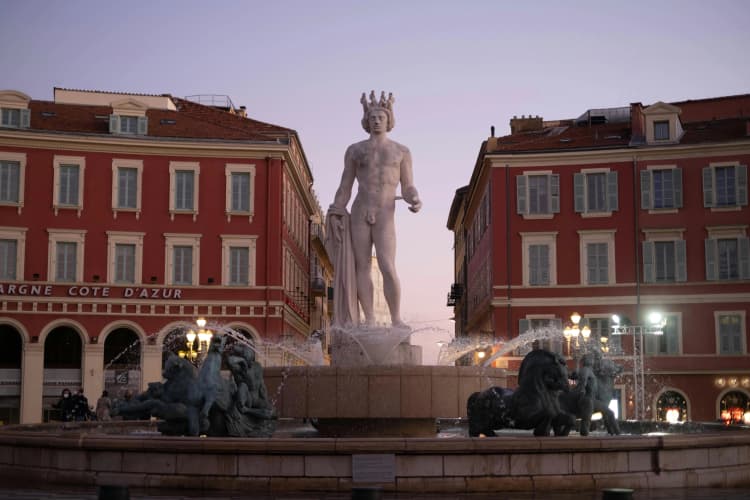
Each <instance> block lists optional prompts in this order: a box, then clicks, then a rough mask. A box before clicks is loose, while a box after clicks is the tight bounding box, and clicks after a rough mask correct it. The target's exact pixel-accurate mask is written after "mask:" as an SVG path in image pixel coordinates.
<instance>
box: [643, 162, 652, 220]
mask: <svg viewBox="0 0 750 500" xmlns="http://www.w3.org/2000/svg"><path fill="white" fill-rule="evenodd" d="M652 206H653V205H652V200H651V171H650V170H641V209H643V210H648V209H649V208H652Z"/></svg>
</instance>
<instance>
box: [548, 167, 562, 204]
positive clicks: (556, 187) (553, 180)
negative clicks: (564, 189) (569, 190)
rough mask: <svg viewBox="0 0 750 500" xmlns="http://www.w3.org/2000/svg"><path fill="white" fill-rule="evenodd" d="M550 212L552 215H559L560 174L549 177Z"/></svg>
mask: <svg viewBox="0 0 750 500" xmlns="http://www.w3.org/2000/svg"><path fill="white" fill-rule="evenodd" d="M549 186H550V210H551V211H552V213H553V214H559V213H560V174H552V175H550V176H549Z"/></svg>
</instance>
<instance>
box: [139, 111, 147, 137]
mask: <svg viewBox="0 0 750 500" xmlns="http://www.w3.org/2000/svg"><path fill="white" fill-rule="evenodd" d="M146 134H148V116H139V117H138V135H146Z"/></svg>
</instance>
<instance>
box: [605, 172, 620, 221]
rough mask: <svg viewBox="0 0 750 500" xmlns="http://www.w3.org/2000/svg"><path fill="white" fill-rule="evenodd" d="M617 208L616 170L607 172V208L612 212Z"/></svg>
mask: <svg viewBox="0 0 750 500" xmlns="http://www.w3.org/2000/svg"><path fill="white" fill-rule="evenodd" d="M618 209H619V199H618V197H617V172H607V210H608V211H610V212H614V211H615V210H618Z"/></svg>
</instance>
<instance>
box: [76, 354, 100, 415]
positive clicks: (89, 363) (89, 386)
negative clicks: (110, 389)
mask: <svg viewBox="0 0 750 500" xmlns="http://www.w3.org/2000/svg"><path fill="white" fill-rule="evenodd" d="M81 384H82V385H83V393H84V394H85V395H86V398H88V400H89V406H95V405H96V400H97V399H99V396H101V395H102V391H103V390H104V344H91V343H87V344H84V346H83V362H82V364H81ZM73 390H74V391H75V389H73Z"/></svg>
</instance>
